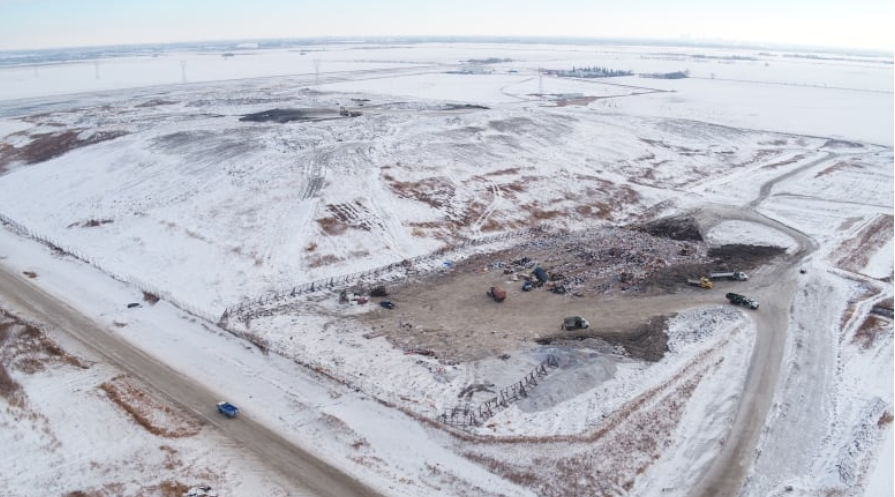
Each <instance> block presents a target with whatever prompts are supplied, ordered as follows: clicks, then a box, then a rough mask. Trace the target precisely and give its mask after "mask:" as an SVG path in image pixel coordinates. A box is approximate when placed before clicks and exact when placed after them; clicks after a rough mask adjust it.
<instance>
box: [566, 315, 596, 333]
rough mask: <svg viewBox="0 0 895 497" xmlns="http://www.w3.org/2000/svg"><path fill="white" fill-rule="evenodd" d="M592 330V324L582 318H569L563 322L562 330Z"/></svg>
mask: <svg viewBox="0 0 895 497" xmlns="http://www.w3.org/2000/svg"><path fill="white" fill-rule="evenodd" d="M588 328H590V323H588V322H587V320H586V319H584V318H583V317H581V316H569V317H567V318H565V319H563V320H562V326H560V329H562V330H565V331H572V330H586V329H588Z"/></svg>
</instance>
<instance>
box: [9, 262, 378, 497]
mask: <svg viewBox="0 0 895 497" xmlns="http://www.w3.org/2000/svg"><path fill="white" fill-rule="evenodd" d="M0 297H2V298H3V300H4V301H5V302H7V303H9V305H10V306H11V307H12V308H13V309H14V310H16V311H17V312H19V313H21V314H22V315H23V316H24V317H26V318H28V319H30V320H33V321H35V322H39V323H44V324H46V325H48V326H50V327H52V328H53V329H56V330H58V331H60V332H63V333H67V334H69V335H71V336H72V337H74V338H75V339H77V340H79V341H80V342H82V343H84V344H85V345H86V346H88V347H89V348H91V349H92V350H93V351H95V352H96V353H97V354H98V355H99V356H101V357H103V358H104V359H105V360H107V361H108V362H109V363H111V364H114V365H115V366H117V367H119V368H120V369H122V370H124V371H126V372H128V373H129V374H131V375H133V376H135V377H137V378H139V379H141V380H143V381H144V382H146V383H147V384H149V385H150V386H151V387H152V388H154V389H155V390H156V391H157V392H158V393H160V394H162V395H164V396H166V397H167V398H168V399H170V400H171V401H173V402H174V403H176V404H178V405H180V406H181V407H183V408H184V409H185V410H187V411H189V412H191V413H192V414H193V415H195V416H196V417H197V418H199V419H201V420H203V421H205V422H206V423H208V424H210V425H214V426H215V427H217V428H219V429H220V430H221V432H222V433H223V434H224V435H225V436H228V437H230V438H231V439H232V440H234V441H235V442H237V443H238V444H240V445H241V446H242V447H244V448H245V449H246V450H249V451H252V452H254V453H255V455H257V456H258V458H259V459H260V460H261V461H263V462H264V464H265V465H266V466H267V467H268V468H270V469H272V470H274V471H277V472H279V473H280V474H282V475H283V476H284V477H285V478H286V479H288V480H289V481H291V482H292V483H293V485H294V487H293V488H291V489H290V490H291V491H292V492H294V493H293V494H292V495H294V496H307V497H353V496H357V497H374V496H380V495H381V494H379V493H377V492H375V491H374V490H372V489H371V488H369V487H367V486H366V485H365V484H363V483H361V482H359V481H357V480H356V479H354V478H352V477H350V476H348V475H346V474H345V473H343V472H341V471H339V470H338V469H336V468H334V467H332V466H330V465H328V464H326V463H325V462H323V461H321V460H320V459H318V458H316V457H315V456H314V455H313V454H311V453H309V452H307V451H306V450H304V449H302V448H301V447H298V446H296V445H295V444H293V443H292V442H290V441H288V440H286V439H285V438H283V437H282V436H280V435H279V434H277V433H276V432H274V431H273V430H271V429H270V428H268V427H266V426H262V425H261V424H259V423H258V422H256V421H254V420H252V419H251V418H250V417H248V416H242V415H241V416H240V417H239V418H237V419H227V418H224V417H223V416H221V415H220V414H219V413H218V412H217V410H216V404H217V402H218V401H219V400H220V396H219V395H218V394H216V393H214V392H212V391H210V390H209V389H207V388H205V387H204V386H202V385H200V384H198V383H196V382H195V381H193V380H192V379H191V378H187V377H185V376H183V375H181V374H180V373H178V372H177V371H175V370H173V369H171V368H170V367H168V366H167V365H165V364H163V363H161V362H159V361H158V360H156V359H155V358H153V357H150V356H149V355H147V354H145V353H143V352H142V351H140V350H139V349H137V348H135V347H134V346H133V345H131V344H130V343H128V342H127V341H125V340H123V339H121V338H119V337H117V336H115V335H114V334H112V333H111V332H109V331H108V330H106V329H104V328H103V327H102V326H100V325H98V324H96V323H94V322H93V321H91V320H90V319H88V318H87V317H85V316H84V315H83V314H82V313H80V312H79V311H77V310H76V309H73V308H72V307H71V306H69V305H68V304H66V303H65V302H63V301H61V300H59V299H58V298H56V297H54V296H52V295H49V294H47V293H46V292H44V291H43V290H41V289H40V288H37V287H35V286H34V285H32V284H31V283H30V282H29V281H27V280H26V279H25V278H24V277H23V276H22V275H20V274H17V273H16V272H13V271H11V270H10V269H9V268H6V267H4V266H2V265H0Z"/></svg>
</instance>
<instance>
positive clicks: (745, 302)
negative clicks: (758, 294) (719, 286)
mask: <svg viewBox="0 0 895 497" xmlns="http://www.w3.org/2000/svg"><path fill="white" fill-rule="evenodd" d="M725 297H727V300H729V301H730V303H731V304H734V305H742V306H745V307H748V308H750V309H758V302H757V301H755V300H752V299H750V298H749V297H746V296H745V295H740V294H738V293H728V294H727V295H725Z"/></svg>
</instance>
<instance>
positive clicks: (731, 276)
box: [709, 271, 749, 281]
mask: <svg viewBox="0 0 895 497" xmlns="http://www.w3.org/2000/svg"><path fill="white" fill-rule="evenodd" d="M709 277H710V278H711V279H713V280H736V281H746V280H748V279H749V276H748V275H747V274H746V273H744V272H742V271H729V272H725V271H712V272H711V273H709Z"/></svg>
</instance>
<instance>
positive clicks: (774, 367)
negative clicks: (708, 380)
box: [691, 164, 817, 497]
mask: <svg viewBox="0 0 895 497" xmlns="http://www.w3.org/2000/svg"><path fill="white" fill-rule="evenodd" d="M812 165H813V164H812ZM773 183H776V181H772V182H769V184H768V188H762V195H761V197H760V199H761V198H764V197H765V196H767V194H768V192H769V191H770V186H771V185H772V184H773ZM756 205H757V203H756ZM696 217H697V218H698V219H699V221H700V225H701V227H702V228H703V229H704V230H707V229H709V228H710V227H711V226H713V225H714V224H717V223H718V222H720V221H727V220H742V221H750V222H754V223H758V224H762V225H764V226H768V227H770V228H774V229H776V230H779V231H781V232H783V233H785V234H786V235H789V236H790V237H791V238H793V240H795V241H796V242H797V243H798V246H799V248H798V249H797V250H796V251H795V252H794V253H792V254H790V255H789V256H787V257H786V258H785V259H784V260H783V261H782V262H781V263H780V264H779V265H776V266H774V267H773V268H771V269H770V270H765V271H760V272H758V273H753V274H752V275H751V277H752V280H751V281H750V282H749V283H750V284H749V286H750V287H753V288H754V290H751V292H752V293H751V294H750V296H752V295H754V296H755V297H757V298H758V300H759V301H760V302H761V309H760V310H759V311H757V312H755V313H754V314H752V316H753V318H754V319H755V321H756V329H757V334H756V338H755V347H754V348H753V350H752V358H751V360H750V365H749V370H748V372H747V373H746V381H745V385H744V387H743V393H742V396H741V399H740V405H739V407H738V409H737V415H736V419H735V420H734V424H733V427H732V428H731V432H730V436H729V437H728V442H727V443H726V444H725V445H724V448H723V449H722V450H721V453H720V454H719V455H718V456H717V457H716V458H715V459H714V460H713V462H712V466H711V467H710V468H709V469H708V471H706V473H705V474H704V476H703V478H702V479H701V480H700V481H699V482H697V484H696V485H695V486H694V487H693V491H692V492H691V495H694V496H697V497H728V496H729V497H734V496H737V495H739V493H740V490H741V489H742V487H743V483H744V481H745V479H746V476H747V475H748V472H749V468H750V467H751V466H752V462H753V461H754V459H755V450H756V448H757V446H758V441H759V438H760V435H761V431H762V429H763V428H764V426H765V422H766V420H767V416H768V412H769V411H770V407H771V404H772V402H773V400H774V394H775V392H776V388H777V384H778V377H779V374H780V367H781V362H782V360H783V351H784V348H785V346H786V335H787V330H788V327H789V316H790V306H791V304H792V301H793V297H794V295H795V291H796V288H797V287H798V277H799V274H798V264H799V263H800V262H801V261H802V260H803V259H804V258H805V257H807V256H808V255H810V254H811V253H812V252H814V251H815V250H816V249H817V243H816V242H815V241H814V240H812V239H811V238H809V237H808V236H806V235H805V234H803V233H801V232H799V231H796V230H794V229H792V228H790V227H788V226H786V225H783V224H781V223H779V222H777V221H774V220H771V219H768V218H766V217H764V216H762V215H761V214H758V213H756V212H754V211H752V210H747V209H740V208H735V207H728V206H718V205H713V206H708V207H706V208H705V209H703V210H702V211H700V212H699V213H697V215H696Z"/></svg>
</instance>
